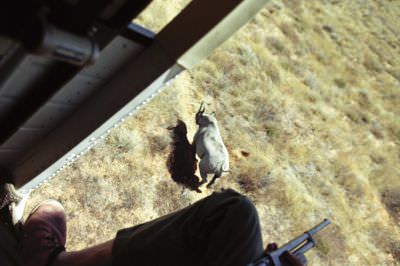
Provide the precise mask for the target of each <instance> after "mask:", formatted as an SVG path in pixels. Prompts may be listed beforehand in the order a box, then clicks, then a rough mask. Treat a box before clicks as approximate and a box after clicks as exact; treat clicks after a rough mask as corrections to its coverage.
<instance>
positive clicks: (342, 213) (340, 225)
mask: <svg viewBox="0 0 400 266" xmlns="http://www.w3.org/2000/svg"><path fill="white" fill-rule="evenodd" d="M187 2H188V1H178V0H176V1H173V4H171V1H168V5H167V3H166V1H153V4H152V5H153V6H152V7H150V9H149V10H147V11H146V12H145V13H144V14H143V15H141V17H140V18H139V21H140V22H141V23H143V24H145V25H146V26H148V27H151V28H153V29H154V30H156V31H158V30H159V29H160V28H161V27H162V25H164V24H165V23H166V21H167V20H168V19H170V18H171V17H173V16H174V15H175V14H176V13H177V12H178V10H179V9H180V8H181V7H182V6H183V5H184V4H185V3H187ZM159 10H163V12H159ZM160 14H166V15H162V16H160ZM398 14H400V3H399V2H398V1H383V0H381V1H316V0H310V1H289V0H287V1H273V2H271V3H270V4H269V5H268V6H267V7H266V8H265V9H263V10H262V11H261V12H260V14H259V15H258V16H257V17H256V18H254V19H253V20H252V21H250V22H249V23H248V24H247V25H246V26H245V28H244V29H242V30H240V31H239V32H238V33H237V34H235V36H233V37H232V38H231V39H230V40H229V41H227V42H226V43H225V44H223V46H222V47H221V48H219V49H217V50H216V51H215V52H214V53H213V54H212V55H211V56H210V57H209V58H208V59H207V60H205V61H204V62H203V63H202V64H201V65H200V66H199V67H198V68H196V69H194V70H192V71H190V72H186V73H184V74H182V75H181V76H180V77H178V79H177V80H176V81H175V82H174V83H173V84H172V85H171V86H170V88H168V89H167V90H165V91H164V92H163V93H162V94H161V95H160V96H158V97H157V98H156V99H155V100H153V101H152V102H151V103H149V104H148V105H147V106H146V107H145V108H143V109H142V110H141V111H140V112H139V114H138V115H137V116H135V117H132V118H130V119H128V120H127V121H126V123H125V124H123V125H122V126H120V127H119V128H118V129H117V130H115V131H114V132H113V133H112V134H111V135H110V136H109V137H108V138H107V139H106V141H105V142H103V143H101V144H99V145H98V146H96V147H95V148H94V149H93V150H92V151H91V152H89V153H88V154H86V155H85V156H83V157H81V158H80V159H79V160H78V161H76V162H75V163H74V164H73V165H72V166H71V167H70V168H68V169H67V170H65V171H63V172H62V173H61V174H60V175H59V176H58V177H56V178H55V179H54V180H52V181H51V182H50V183H48V184H46V185H45V186H43V187H42V188H40V189H39V190H38V191H36V192H35V193H34V194H33V200H32V204H34V202H37V201H39V200H41V199H43V198H47V197H53V198H56V199H59V200H61V201H62V202H63V203H64V205H66V209H67V210H68V218H69V228H70V231H69V233H68V238H69V240H68V241H69V242H68V246H69V248H70V249H79V248H82V247H85V246H87V245H90V244H93V243H98V242H101V241H104V240H106V239H108V238H111V237H113V236H114V233H115V231H116V230H117V229H118V228H122V227H125V226H129V225H133V224H137V223H140V222H144V221H146V220H149V219H152V218H155V217H157V216H159V215H162V214H165V213H168V212H170V211H173V210H176V209H179V208H181V207H184V206H187V205H188V204H190V203H191V202H193V201H196V200H197V199H199V198H201V197H204V196H206V195H208V194H209V193H211V192H212V191H211V190H206V189H204V190H205V192H203V194H201V195H199V194H197V193H195V192H190V191H183V192H182V188H181V187H178V186H177V185H176V184H174V183H173V182H172V181H171V180H170V178H169V177H168V172H167V170H166V166H165V162H166V158H167V155H168V151H169V147H168V143H169V141H170V139H169V137H168V131H167V130H166V128H167V127H168V126H171V125H174V124H175V121H176V118H177V117H179V118H181V119H182V120H184V121H185V122H186V123H187V124H188V130H189V136H192V135H193V133H194V131H195V124H194V121H193V119H194V113H195V112H196V109H197V108H198V104H199V103H200V102H201V101H202V100H205V101H206V102H207V103H208V104H209V106H208V107H207V108H208V109H209V110H214V111H216V114H217V118H218V119H219V123H220V126H221V132H222V135H223V138H224V139H225V143H226V145H227V148H228V150H229V152H230V156H231V165H232V169H231V170H232V172H231V173H229V174H227V175H226V176H224V177H223V178H221V179H219V180H217V182H216V186H215V187H214V189H215V190H217V189H219V188H221V187H228V186H229V187H232V188H234V189H237V190H239V191H241V192H243V193H245V194H246V195H248V196H249V197H250V198H251V199H253V200H254V202H255V203H256V206H257V208H258V210H259V213H260V217H261V221H262V226H263V235H264V239H265V242H266V243H267V242H269V241H276V242H279V243H283V242H285V241H287V240H288V239H290V238H292V237H293V236H295V235H297V234H298V233H300V232H302V231H303V230H304V229H306V228H309V227H311V226H312V225H314V224H316V223H317V222H319V221H320V220H321V219H322V218H324V217H328V218H330V219H331V220H332V222H333V225H331V226H330V228H329V229H327V230H325V231H324V233H321V237H320V238H319V241H320V243H321V244H320V245H319V246H318V248H317V249H315V250H314V251H311V252H310V253H309V258H310V261H311V263H312V265H400V249H399V247H400V228H399V226H400V214H399V212H400V205H399V204H400V178H399V177H400V168H399V161H400V148H399V145H400V119H399V117H400V108H399V106H400V83H399V82H400V81H399V71H398V70H399V69H400V56H399V54H400V53H399V52H400V39H399V37H398V36H400V30H399V27H398V25H400V18H399V16H398ZM163 16H165V17H163Z"/></svg>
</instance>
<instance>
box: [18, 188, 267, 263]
mask: <svg viewBox="0 0 400 266" xmlns="http://www.w3.org/2000/svg"><path fill="white" fill-rule="evenodd" d="M38 210H40V208H39V209H38ZM53 211H54V212H53V213H54V214H56V215H55V216H58V220H60V219H59V218H60V217H64V221H65V216H63V215H64V214H63V213H62V214H63V215H61V213H60V212H61V211H60V209H59V208H58V210H57V208H56V209H55V210H53ZM62 211H63V210H62ZM36 212H37V211H36ZM40 213H43V211H41V212H39V214H40ZM31 216H33V215H31ZM49 216H50V212H47V215H44V216H43V217H47V219H48V220H50V221H52V220H53V221H54V220H55V219H54V218H51V217H49ZM36 217H37V218H36V220H42V221H41V222H39V223H38V222H36V224H45V225H46V226H44V228H45V229H46V230H39V229H32V230H31V231H38V232H41V233H40V234H37V236H36V237H33V240H34V241H33V242H35V243H40V241H42V242H43V241H44V240H46V234H48V233H51V235H53V236H52V238H54V235H58V233H57V232H56V231H57V230H54V228H55V227H54V226H51V227H49V226H48V225H49V222H48V221H47V220H46V219H38V218H40V217H41V216H40V215H36ZM29 220H30V219H29V218H28V220H27V222H28V221H29ZM43 220H45V222H43ZM56 220H57V219H56ZM61 220H62V219H61ZM28 224H29V223H28ZM50 224H52V223H50ZM53 224H54V223H53ZM56 224H58V225H60V227H61V229H62V228H63V226H62V223H56ZM31 227H33V228H34V226H32V222H31ZM47 227H49V228H50V230H49V228H47ZM52 228H53V229H52ZM42 229H43V226H42ZM58 231H60V230H58ZM61 231H62V230H61ZM45 232H47V233H45ZM64 232H65V231H64ZM36 238H37V239H36ZM56 238H57V237H56ZM45 243H46V241H45ZM58 244H59V245H58V247H60V244H62V246H63V245H64V244H65V234H64V238H61V239H60V240H59V241H58ZM41 245H42V244H41ZM41 245H38V246H41ZM30 246H32V244H31V245H30ZM26 247H28V250H29V245H28V246H26V245H25V249H26ZM54 249H55V247H54V246H52V247H47V246H44V247H43V248H41V249H40V250H39V252H38V255H33V256H31V257H28V258H30V259H31V261H29V260H28V265H37V266H41V265H47V264H45V263H47V258H48V257H49V256H50V255H51V254H52V253H53V251H54ZM262 252H263V247H262V239H261V233H260V227H259V221H258V215H257V212H256V210H255V208H254V206H253V204H252V203H251V202H250V201H249V200H248V199H247V198H246V197H244V196H242V195H240V194H238V193H236V192H234V191H232V190H227V191H224V192H219V193H214V194H213V195H211V196H209V197H207V198H204V199H202V200H200V201H198V202H196V203H195V204H193V205H191V206H189V207H187V208H185V209H183V210H180V211H178V212H175V213H172V214H169V215H167V216H164V217H161V218H159V219H157V220H154V221H150V222H148V223H145V224H142V225H138V226H135V227H132V228H127V229H123V230H121V231H119V232H118V234H117V237H116V239H115V240H111V241H108V242H106V243H103V244H100V245H97V246H94V247H91V248H87V249H84V250H81V251H77V252H61V253H59V254H58V256H57V257H56V258H55V260H54V261H53V262H54V263H53V264H51V265H52V266H64V265H75V266H92V265H96V266H100V265H101V266H109V265H111V264H112V265H113V266H124V265H140V266H146V265H149V266H150V265H151V266H156V265H163V266H165V265H174V266H180V265H182V266H183V265H185V266H188V265H207V266H212V265H218V266H224V265H227V266H228V265H229V266H236V265H237V266H244V265H246V264H247V263H249V262H251V261H254V260H255V259H256V258H258V257H259V256H260V255H261V254H262ZM28 253H29V252H28ZM31 253H32V254H35V252H33V251H32V252H31ZM111 260H112V261H111ZM29 263H30V264H29ZM49 266H50V265H49Z"/></svg>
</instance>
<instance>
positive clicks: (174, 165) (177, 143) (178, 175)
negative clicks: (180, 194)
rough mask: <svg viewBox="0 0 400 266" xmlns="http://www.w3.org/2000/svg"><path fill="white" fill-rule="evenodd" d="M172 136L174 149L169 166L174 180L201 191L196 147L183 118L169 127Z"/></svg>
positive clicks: (169, 158)
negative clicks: (197, 171)
mask: <svg viewBox="0 0 400 266" xmlns="http://www.w3.org/2000/svg"><path fill="white" fill-rule="evenodd" d="M168 129H169V130H171V137H172V144H171V145H172V151H171V153H170V154H169V156H168V160H167V168H168V171H169V173H170V175H171V178H172V180H174V181H175V182H176V183H178V184H181V185H183V186H184V187H186V188H188V189H190V190H194V191H197V192H198V193H201V190H200V189H199V186H200V182H199V177H197V176H196V175H195V174H194V173H195V172H196V170H197V159H196V148H195V146H194V145H192V144H191V143H190V142H189V140H188V138H187V136H186V135H187V127H186V124H185V122H183V121H182V120H178V121H177V125H176V126H174V127H169V128H168Z"/></svg>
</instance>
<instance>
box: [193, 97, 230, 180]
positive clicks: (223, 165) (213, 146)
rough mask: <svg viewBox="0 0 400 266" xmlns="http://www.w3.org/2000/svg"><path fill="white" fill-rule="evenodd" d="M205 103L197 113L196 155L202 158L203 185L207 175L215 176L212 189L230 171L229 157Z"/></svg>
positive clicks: (212, 115) (213, 118)
mask: <svg viewBox="0 0 400 266" xmlns="http://www.w3.org/2000/svg"><path fill="white" fill-rule="evenodd" d="M204 111H205V107H204V103H202V104H201V105H200V108H199V110H198V111H197V113H196V124H197V125H198V126H199V128H198V129H197V132H196V134H195V135H194V138H193V144H194V145H195V147H196V153H197V155H198V156H199V157H200V164H199V168H200V176H201V179H202V180H201V184H204V183H206V182H207V175H208V174H214V177H213V178H212V180H211V182H210V183H209V184H208V185H207V187H210V186H211V185H212V184H213V183H214V182H215V180H216V179H217V178H219V177H221V175H222V173H224V172H228V170H229V155H228V151H227V150H226V147H225V145H224V142H223V141H222V138H221V134H220V132H219V128H218V123H217V119H216V118H215V115H214V113H212V114H205V113H204Z"/></svg>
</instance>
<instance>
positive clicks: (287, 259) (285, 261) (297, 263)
mask: <svg viewBox="0 0 400 266" xmlns="http://www.w3.org/2000/svg"><path fill="white" fill-rule="evenodd" d="M277 249H278V245H277V244H276V243H269V244H268V245H267V247H266V248H265V251H264V252H265V253H270V252H272V251H274V250H277ZM280 260H281V262H282V265H285V266H286V265H287V266H305V265H306V263H303V262H302V261H301V260H300V259H299V258H298V257H296V256H295V255H293V254H292V253H290V252H289V251H285V252H284V253H283V254H282V256H281V257H280Z"/></svg>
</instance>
